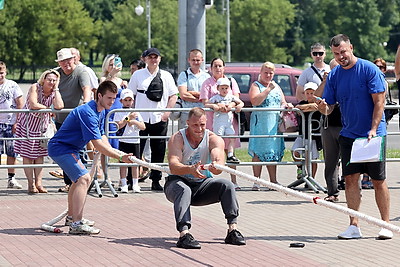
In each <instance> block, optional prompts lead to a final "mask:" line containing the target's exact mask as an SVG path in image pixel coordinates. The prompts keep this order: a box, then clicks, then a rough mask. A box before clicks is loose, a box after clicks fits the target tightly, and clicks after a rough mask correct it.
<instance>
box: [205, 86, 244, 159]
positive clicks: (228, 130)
mask: <svg viewBox="0 0 400 267" xmlns="http://www.w3.org/2000/svg"><path fill="white" fill-rule="evenodd" d="M230 85H231V82H230V80H229V79H228V78H219V79H218V81H217V90H218V94H217V95H214V96H213V97H211V98H210V99H209V100H208V101H207V102H206V103H205V105H204V106H205V107H206V108H212V109H213V110H214V121H213V132H214V133H215V134H217V135H219V136H221V135H235V130H234V129H233V112H232V111H231V109H232V108H236V110H238V111H240V109H241V108H242V107H243V106H244V103H243V101H242V100H240V99H239V98H237V97H236V96H234V95H232V94H228V92H229V89H230ZM228 140H229V141H228V142H229V144H228V153H227V154H228V155H227V159H226V162H227V163H236V164H237V163H240V160H239V159H238V158H236V157H235V154H234V143H235V139H234V138H229V139H228Z"/></svg>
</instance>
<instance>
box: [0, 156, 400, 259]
mask: <svg viewBox="0 0 400 267" xmlns="http://www.w3.org/2000/svg"><path fill="white" fill-rule="evenodd" d="M398 166H399V165H398V163H388V167H387V170H388V183H389V186H390V192H391V199H392V207H391V216H390V218H391V222H392V223H393V224H395V225H398V226H400V223H399V220H400V213H399V207H400V201H399V194H400V190H399V189H400V184H399V179H398ZM238 169H239V170H241V171H243V172H246V173H249V174H251V169H250V167H239V168H238ZM49 170H52V169H46V170H45V178H44V185H45V186H46V187H47V188H48V189H49V193H48V194H39V195H28V194H27V193H26V187H27V182H26V179H25V178H24V175H23V172H22V170H21V169H18V170H17V179H18V180H19V181H20V183H21V184H22V185H23V186H24V188H23V189H20V190H18V189H7V188H6V184H7V181H6V178H5V177H6V175H5V170H1V171H2V172H3V175H1V176H2V178H0V266H376V265H379V266H385V265H386V266H396V265H398V260H399V258H400V257H399V256H398V255H397V253H398V251H400V236H399V235H398V234H395V237H394V238H393V239H392V240H385V241H382V240H376V235H377V233H378V231H379V228H378V227H376V226H373V225H368V224H367V223H365V222H362V228H361V229H362V232H363V235H364V237H363V238H362V239H359V240H338V239H337V238H336V236H337V234H339V233H340V232H342V231H344V230H345V229H346V227H347V224H348V218H347V216H346V215H344V214H341V213H338V212H336V211H334V210H330V209H327V208H324V207H321V206H317V205H315V204H313V203H311V202H307V201H304V200H299V199H296V198H294V197H291V196H288V195H285V194H282V193H280V192H275V191H267V190H265V189H264V190H262V191H259V192H254V191H251V185H252V184H251V183H250V182H248V181H246V180H243V179H240V178H239V183H240V185H241V186H242V190H241V191H238V192H237V197H238V200H239V203H240V217H239V229H240V230H241V232H242V233H243V235H244V236H245V237H246V239H247V245H246V246H241V247H236V246H231V245H226V244H224V241H223V240H224V237H225V235H226V224H225V219H224V217H223V214H222V211H221V208H220V205H219V204H214V205H210V206H205V207H194V208H192V216H193V227H192V230H191V231H192V233H193V235H194V236H195V238H196V239H198V240H199V242H200V243H201V245H202V249H201V250H184V249H179V248H177V247H176V246H175V244H176V241H177V236H178V233H177V232H176V230H175V223H174V219H173V209H172V204H171V203H169V202H168V201H167V200H166V198H165V196H164V194H163V193H155V192H152V191H150V189H149V187H150V182H148V181H147V182H145V183H142V184H141V186H142V189H143V192H142V193H141V194H133V193H129V194H120V195H119V196H118V197H117V198H115V197H113V196H112V195H111V193H110V191H109V190H108V189H104V190H103V194H104V195H103V197H102V198H99V197H98V196H97V194H96V193H95V192H94V191H92V192H91V193H90V195H89V196H88V198H87V204H86V209H85V217H87V218H90V219H93V220H95V221H96V226H97V227H98V228H100V229H101V233H100V234H99V235H97V236H73V235H69V234H68V228H67V227H62V224H63V222H64V221H61V222H60V223H59V226H60V227H62V230H64V233H60V234H55V233H48V232H44V231H42V230H40V229H39V227H40V225H41V224H42V223H44V222H46V221H48V220H50V219H52V218H54V217H55V216H56V215H58V214H59V213H61V212H62V211H63V210H64V209H65V208H66V203H67V194H66V193H58V192H57V189H58V188H59V187H60V186H62V184H63V183H62V180H61V179H58V178H53V177H51V176H50V175H48V171H49ZM263 171H264V175H263V177H264V179H265V178H266V172H265V169H264V170H263ZM322 171H323V164H320V165H319V170H318V174H317V180H318V181H319V182H320V183H322V184H325V183H324V182H323V176H322ZM110 177H111V179H112V180H113V181H117V180H118V170H117V169H111V170H110ZM224 177H227V176H226V175H224ZM278 179H279V181H280V182H281V183H282V184H283V185H287V184H289V183H291V182H292V181H293V180H294V179H295V167H294V166H280V167H278ZM298 189H299V190H301V191H303V192H306V193H310V194H311V195H312V196H320V197H321V198H322V197H324V194H323V193H320V194H315V193H313V192H311V191H306V190H305V189H304V187H303V186H302V185H301V186H299V187H298ZM362 194H363V197H362V200H363V203H362V207H361V211H362V212H364V213H366V214H368V215H372V216H378V211H377V208H376V205H375V202H374V192H373V190H364V191H363V192H362ZM338 204H339V205H345V202H344V196H343V194H341V195H340V202H339V203H338ZM293 242H302V243H304V244H305V247H304V248H290V247H289V245H290V243H293Z"/></svg>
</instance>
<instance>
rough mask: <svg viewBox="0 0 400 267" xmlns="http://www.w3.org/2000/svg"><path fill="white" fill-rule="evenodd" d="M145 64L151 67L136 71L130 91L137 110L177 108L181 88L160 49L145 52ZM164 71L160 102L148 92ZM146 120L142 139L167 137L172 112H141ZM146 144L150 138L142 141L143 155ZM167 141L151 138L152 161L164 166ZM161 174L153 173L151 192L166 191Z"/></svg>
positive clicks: (151, 176) (150, 49)
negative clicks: (163, 62) (164, 65)
mask: <svg viewBox="0 0 400 267" xmlns="http://www.w3.org/2000/svg"><path fill="white" fill-rule="evenodd" d="M144 56H145V61H146V63H147V67H146V68H144V69H141V70H138V71H135V72H134V73H133V75H132V77H131V79H130V81H129V84H128V89H131V90H132V92H133V94H134V95H135V96H136V97H135V108H137V109H141V108H149V109H154V110H157V109H164V108H173V107H174V106H175V103H176V100H177V93H178V89H177V87H176V85H175V81H174V78H173V77H172V75H171V73H169V72H168V71H165V70H161V69H160V68H159V65H160V62H161V54H160V51H158V49H157V48H149V49H147V50H146V53H145V55H144ZM158 72H160V75H161V80H162V86H163V91H162V97H161V100H160V101H158V102H157V101H153V100H150V99H149V98H148V97H147V95H146V91H147V89H148V87H149V85H150V83H151V82H152V80H153V79H154V78H155V77H156V76H157V73H158ZM141 115H142V117H143V121H144V123H145V125H146V129H145V130H143V131H140V136H166V135H167V129H168V118H169V115H170V112H162V111H153V112H141ZM145 143H146V139H140V153H141V154H142V153H143V149H144V146H145ZM165 147H166V139H150V148H151V162H153V163H162V162H164V156H165ZM161 176H162V175H161V172H160V171H155V170H153V171H151V174H150V179H151V180H152V181H153V182H152V185H151V189H152V190H155V191H162V190H163V188H162V186H161V185H160V180H161Z"/></svg>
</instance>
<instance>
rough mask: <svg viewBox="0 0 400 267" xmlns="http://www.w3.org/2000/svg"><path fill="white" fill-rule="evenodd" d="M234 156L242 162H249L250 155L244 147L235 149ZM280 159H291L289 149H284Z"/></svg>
mask: <svg viewBox="0 0 400 267" xmlns="http://www.w3.org/2000/svg"><path fill="white" fill-rule="evenodd" d="M235 156H236V157H237V158H238V159H240V161H242V162H251V156H250V155H249V153H248V152H247V149H245V148H237V149H235ZM282 161H293V158H292V154H291V151H290V150H288V149H285V154H284V155H283V159H282Z"/></svg>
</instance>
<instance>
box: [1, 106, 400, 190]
mask: <svg viewBox="0 0 400 267" xmlns="http://www.w3.org/2000/svg"><path fill="white" fill-rule="evenodd" d="M385 109H400V105H397V106H385ZM205 110H206V111H213V110H212V109H207V108H206V109H205ZM71 111H72V109H62V110H54V109H42V110H26V109H25V110H24V109H19V110H0V113H48V112H51V113H69V112H71ZM128 111H129V112H132V111H135V112H155V111H156V112H166V111H169V112H185V111H186V112H188V111H190V109H189V108H170V109H157V110H154V109H115V110H112V111H110V112H109V113H108V114H107V117H106V129H105V132H106V135H107V137H108V138H110V139H128V138H131V139H166V140H168V139H169V138H170V137H171V135H172V134H173V133H174V132H176V131H177V130H178V127H177V121H171V120H170V123H169V129H168V133H167V136H138V137H122V136H109V134H110V133H115V132H116V131H115V132H110V131H109V124H110V123H114V122H110V121H109V118H110V116H111V115H112V114H114V113H116V112H128ZM242 111H243V112H252V111H261V112H268V111H287V109H283V108H243V109H242ZM292 111H295V112H297V113H298V115H300V118H301V121H302V124H301V125H302V127H303V129H302V132H303V133H304V132H305V115H304V113H303V112H302V111H301V110H299V109H297V108H294V109H292ZM309 116H310V119H309V120H308V121H309V127H308V131H309V132H308V136H310V137H312V136H316V135H320V134H319V133H318V134H315V133H312V131H313V130H315V129H312V126H311V124H312V120H311V116H312V113H310V114H309ZM238 120H239V125H240V116H238ZM319 125H320V124H319ZM320 126H321V125H320ZM27 131H28V133H29V129H27ZM387 134H388V135H400V132H399V131H396V132H388V133H387ZM299 136H301V135H299V134H298V133H289V134H288V133H282V134H278V135H250V134H244V135H230V136H222V137H226V138H273V137H277V138H291V139H294V138H296V137H299ZM303 137H304V136H303ZM17 139H46V138H45V137H28V138H4V137H0V140H17ZM311 146H312V138H308V139H305V138H303V147H304V148H302V149H299V151H303V153H304V154H305V155H307V157H308V158H311V153H312V151H311V149H310V148H311ZM86 152H91V151H86ZM85 154H87V153H85ZM86 159H87V160H88V165H89V166H90V165H91V164H92V161H91V160H90V159H89V158H88V157H87V158H86ZM298 159H299V160H300V162H295V161H281V162H241V163H239V164H227V165H228V166H238V167H240V166H252V165H262V166H265V165H299V164H301V165H302V168H303V170H305V172H303V173H306V174H307V175H306V176H305V177H303V178H302V179H301V180H300V181H294V182H293V183H292V184H291V185H289V186H291V187H295V186H297V185H299V184H301V183H303V182H304V183H306V184H307V185H309V187H310V188H311V189H313V190H314V191H315V192H318V191H319V190H323V191H325V189H324V188H323V187H322V186H320V185H319V184H318V183H317V182H316V181H315V180H314V179H313V178H314V177H311V164H312V163H323V162H324V161H323V160H309V161H306V159H305V157H300V158H298ZM386 161H387V162H400V158H391V159H386ZM105 162H106V164H105V166H104V170H103V171H104V173H105V177H107V172H108V168H109V167H121V166H137V165H136V164H133V165H132V164H126V163H113V162H111V161H110V159H109V158H108V157H106V161H105ZM160 165H164V166H165V165H167V163H163V164H160ZM32 167H55V168H58V165H57V164H50V163H44V164H22V165H21V164H16V165H0V169H5V168H32ZM294 176H295V175H294Z"/></svg>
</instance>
